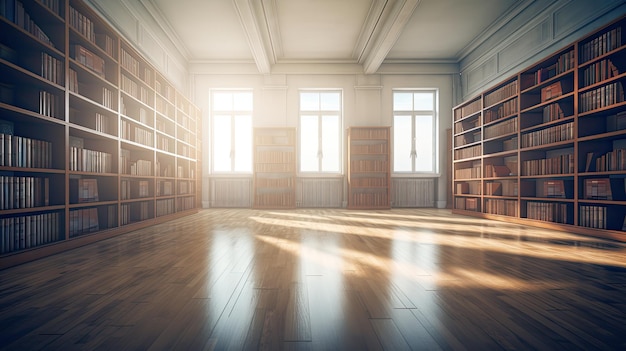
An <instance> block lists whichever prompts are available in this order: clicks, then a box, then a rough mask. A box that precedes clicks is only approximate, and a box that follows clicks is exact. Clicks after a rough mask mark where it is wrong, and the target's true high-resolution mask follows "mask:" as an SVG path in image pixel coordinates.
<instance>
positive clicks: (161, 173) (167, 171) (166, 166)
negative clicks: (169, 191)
mask: <svg viewBox="0 0 626 351" xmlns="http://www.w3.org/2000/svg"><path fill="white" fill-rule="evenodd" d="M156 176H157V177H174V176H175V174H174V165H173V164H172V163H166V162H161V161H159V160H157V161H156Z"/></svg>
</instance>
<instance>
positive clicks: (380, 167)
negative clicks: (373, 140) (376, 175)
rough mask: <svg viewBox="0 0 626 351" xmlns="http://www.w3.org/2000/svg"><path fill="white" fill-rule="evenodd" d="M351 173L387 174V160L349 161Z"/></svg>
mask: <svg viewBox="0 0 626 351" xmlns="http://www.w3.org/2000/svg"><path fill="white" fill-rule="evenodd" d="M350 169H352V172H387V171H388V170H389V162H387V160H353V161H350Z"/></svg>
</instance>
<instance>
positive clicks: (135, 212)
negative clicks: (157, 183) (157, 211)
mask: <svg viewBox="0 0 626 351" xmlns="http://www.w3.org/2000/svg"><path fill="white" fill-rule="evenodd" d="M151 207H152V206H151V203H150V202H149V201H141V202H133V203H129V204H122V205H121V206H120V224H121V225H126V224H129V223H131V222H137V221H145V220H146V219H149V218H152V211H151Z"/></svg>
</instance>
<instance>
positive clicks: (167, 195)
mask: <svg viewBox="0 0 626 351" xmlns="http://www.w3.org/2000/svg"><path fill="white" fill-rule="evenodd" d="M46 3H47V4H48V5H49V6H50V7H48V6H46V5H44V4H43V2H40V1H19V0H5V1H2V2H1V4H0V6H2V8H1V9H0V10H1V11H0V31H1V32H2V33H3V34H2V36H0V184H1V186H0V229H1V230H0V269H1V268H5V267H9V266H12V265H15V264H19V263H22V262H26V261H28V260H32V259H36V258H38V257H41V256H43V255H48V254H52V253H56V252H61V251H64V250H66V249H69V248H73V247H76V246H77V245H82V244H85V243H89V242H93V241H96V240H101V239H103V238H108V237H111V236H112V235H117V234H121V233H124V232H127V231H128V230H131V229H137V228H141V227H144V226H149V225H153V224H156V223H159V222H162V221H167V220H170V219H173V218H177V217H180V216H183V215H186V214H189V213H193V212H195V211H197V208H198V203H199V198H198V196H199V194H200V193H199V186H200V184H199V183H198V180H197V175H198V172H199V168H198V167H199V161H198V157H199V152H200V142H201V141H200V139H199V136H198V135H197V134H196V132H195V130H196V128H199V127H200V125H201V124H200V121H199V120H198V119H199V118H200V115H201V114H200V111H199V110H198V108H197V107H195V106H194V105H193V104H192V103H191V102H190V101H189V100H188V99H186V98H185V96H184V95H183V94H182V93H181V92H179V91H176V90H175V89H174V86H173V85H172V84H170V83H169V82H168V81H167V79H165V78H164V76H162V75H160V74H159V72H158V70H156V69H155V68H154V67H153V66H152V65H151V64H149V62H148V61H147V60H146V59H145V58H144V57H143V56H142V55H140V54H138V53H137V51H136V50H135V49H134V48H133V46H132V45H131V44H129V43H128V42H127V41H126V40H125V39H124V38H123V37H121V36H120V35H119V34H118V32H117V31H116V30H114V29H113V28H111V27H110V26H109V25H108V24H107V22H105V21H104V20H102V19H101V18H99V16H98V15H97V14H96V13H95V12H93V10H92V9H91V8H90V7H89V6H87V5H86V4H85V3H83V1H81V0H58V1H57V0H50V1H46ZM6 8H14V9H15V11H8V12H7V11H6ZM23 23H25V24H23ZM159 99H160V100H159ZM159 101H160V102H159ZM162 104H165V105H167V106H168V107H167V108H165V109H161V107H162ZM159 111H160V112H165V116H167V117H165V116H164V115H161V114H160V113H159ZM162 138H164V139H162ZM178 138H180V139H181V140H180V141H178ZM159 142H161V144H159ZM157 217H158V218H157ZM131 224H132V225H131Z"/></svg>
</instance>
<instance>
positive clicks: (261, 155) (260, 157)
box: [254, 150, 295, 163]
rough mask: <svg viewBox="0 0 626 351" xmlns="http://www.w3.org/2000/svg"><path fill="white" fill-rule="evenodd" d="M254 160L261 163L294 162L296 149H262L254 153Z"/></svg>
mask: <svg viewBox="0 0 626 351" xmlns="http://www.w3.org/2000/svg"><path fill="white" fill-rule="evenodd" d="M254 161H255V162H260V163H292V162H294V161H295V153H294V151H260V150H257V151H256V152H255V154H254Z"/></svg>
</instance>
